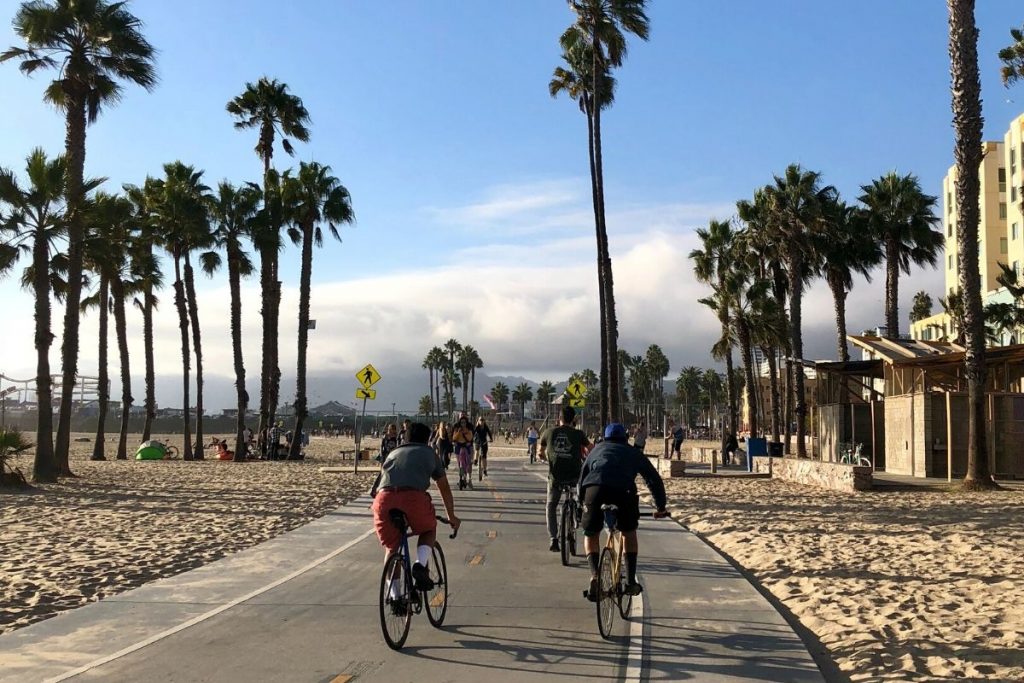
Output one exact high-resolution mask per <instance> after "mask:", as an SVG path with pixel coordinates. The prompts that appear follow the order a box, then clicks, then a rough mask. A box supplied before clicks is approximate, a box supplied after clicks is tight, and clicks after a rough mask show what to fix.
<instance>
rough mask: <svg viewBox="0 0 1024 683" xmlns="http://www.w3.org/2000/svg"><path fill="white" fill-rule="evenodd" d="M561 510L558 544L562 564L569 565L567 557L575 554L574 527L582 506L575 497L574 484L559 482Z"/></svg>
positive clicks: (576, 526)
mask: <svg viewBox="0 0 1024 683" xmlns="http://www.w3.org/2000/svg"><path fill="white" fill-rule="evenodd" d="M559 489H561V492H562V510H561V512H560V514H559V515H558V544H559V546H560V549H561V551H562V566H563V567H568V566H569V557H570V556H573V557H574V556H576V555H577V552H576V529H577V528H578V527H579V523H580V517H581V515H582V512H583V510H582V508H581V507H580V504H579V501H578V500H577V499H576V486H575V485H574V484H561V485H559Z"/></svg>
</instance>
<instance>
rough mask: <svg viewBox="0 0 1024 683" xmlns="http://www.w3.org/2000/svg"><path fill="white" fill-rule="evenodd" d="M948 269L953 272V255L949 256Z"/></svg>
mask: <svg viewBox="0 0 1024 683" xmlns="http://www.w3.org/2000/svg"><path fill="white" fill-rule="evenodd" d="M949 269H950V270H953V255H952V254H950V255H949Z"/></svg>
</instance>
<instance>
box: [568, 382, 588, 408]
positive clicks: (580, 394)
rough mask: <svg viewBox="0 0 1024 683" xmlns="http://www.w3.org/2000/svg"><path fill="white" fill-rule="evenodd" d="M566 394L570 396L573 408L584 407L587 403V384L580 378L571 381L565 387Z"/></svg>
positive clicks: (570, 403)
mask: <svg viewBox="0 0 1024 683" xmlns="http://www.w3.org/2000/svg"><path fill="white" fill-rule="evenodd" d="M565 394H566V395H567V396H568V397H569V405H571V406H572V407H573V408H582V407H583V406H585V405H586V404H587V385H586V384H584V383H583V382H581V381H580V380H578V379H574V380H573V381H571V382H569V386H568V387H566V388H565Z"/></svg>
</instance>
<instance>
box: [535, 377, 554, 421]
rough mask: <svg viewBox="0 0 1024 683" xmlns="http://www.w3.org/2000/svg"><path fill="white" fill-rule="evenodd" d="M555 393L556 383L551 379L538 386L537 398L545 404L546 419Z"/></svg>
mask: <svg viewBox="0 0 1024 683" xmlns="http://www.w3.org/2000/svg"><path fill="white" fill-rule="evenodd" d="M554 395H555V385H554V383H553V382H551V381H550V380H544V381H543V382H541V383H540V384H539V385H538V386H537V400H538V401H540V402H541V403H543V404H544V419H545V420H546V419H548V411H549V409H550V407H551V398H552V397H553V396H554Z"/></svg>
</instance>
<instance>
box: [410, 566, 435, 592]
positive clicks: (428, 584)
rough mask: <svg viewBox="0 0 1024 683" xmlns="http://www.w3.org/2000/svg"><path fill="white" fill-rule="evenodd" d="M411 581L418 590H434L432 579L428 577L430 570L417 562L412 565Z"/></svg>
mask: <svg viewBox="0 0 1024 683" xmlns="http://www.w3.org/2000/svg"><path fill="white" fill-rule="evenodd" d="M412 582H413V585H414V586H416V590H418V591H429V590H434V581H433V580H432V579H431V578H430V572H428V571H427V568H426V567H424V566H423V565H422V564H420V563H419V562H416V563H415V564H413V565H412Z"/></svg>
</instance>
